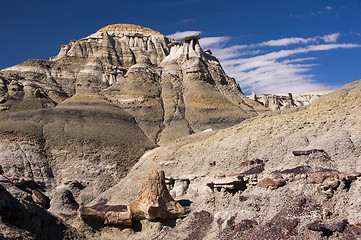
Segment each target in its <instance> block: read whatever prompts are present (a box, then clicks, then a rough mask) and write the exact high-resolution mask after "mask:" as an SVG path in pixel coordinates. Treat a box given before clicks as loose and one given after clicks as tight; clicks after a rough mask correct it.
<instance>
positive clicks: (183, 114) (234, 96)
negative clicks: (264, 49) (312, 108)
mask: <svg viewBox="0 0 361 240" xmlns="http://www.w3.org/2000/svg"><path fill="white" fill-rule="evenodd" d="M198 39H199V36H189V37H186V38H184V42H178V41H175V40H174V39H172V38H169V37H167V36H164V35H162V34H161V33H159V32H157V31H154V30H151V29H149V28H145V27H141V26H137V25H132V24H115V25H109V26H106V27H104V28H101V29H100V30H98V31H97V32H96V33H94V34H91V35H90V36H88V37H85V38H82V39H80V40H77V41H75V40H72V41H70V43H69V44H67V45H63V46H61V50H60V52H59V54H58V55H57V56H55V57H52V58H50V60H49V61H46V60H28V61H26V62H24V63H22V64H19V65H16V66H13V67H10V68H7V69H4V70H2V71H1V72H0V80H1V85H0V87H1V89H0V90H1V91H0V94H1V101H2V102H1V103H0V104H1V109H2V110H3V111H1V113H0V114H1V115H4V114H5V115H6V114H8V113H11V112H15V111H22V110H31V109H39V108H48V107H54V106H56V105H57V104H59V103H60V102H62V101H63V100H65V99H67V98H68V97H71V96H74V95H80V94H87V93H98V94H101V95H102V96H103V97H106V98H108V99H109V100H111V101H112V102H113V103H114V104H116V105H117V106H119V107H121V108H123V109H124V110H126V111H127V112H129V113H130V114H131V115H133V116H134V118H135V119H136V121H137V123H138V124H139V126H140V127H141V128H142V130H143V131H144V133H145V134H146V135H147V136H148V137H149V138H150V139H151V140H152V141H153V142H155V143H164V142H169V141H172V140H175V139H177V138H179V137H183V136H187V135H189V134H192V133H194V132H199V131H203V130H206V129H213V130H216V129H220V128H225V127H228V126H231V125H234V124H237V123H239V122H241V121H243V120H244V119H247V118H249V117H252V116H256V115H257V112H258V111H264V110H265V108H264V107H263V106H262V105H261V104H260V103H257V102H256V101H252V100H250V99H248V98H246V97H245V96H244V95H243V93H242V91H241V89H240V87H239V86H238V84H237V83H236V82H235V80H234V79H232V78H230V77H228V76H227V75H226V74H225V72H224V71H223V69H222V67H221V65H220V63H219V61H218V60H217V59H216V58H215V57H214V56H212V55H211V54H210V52H207V53H205V52H203V50H202V48H201V46H200V44H199V41H198Z"/></svg>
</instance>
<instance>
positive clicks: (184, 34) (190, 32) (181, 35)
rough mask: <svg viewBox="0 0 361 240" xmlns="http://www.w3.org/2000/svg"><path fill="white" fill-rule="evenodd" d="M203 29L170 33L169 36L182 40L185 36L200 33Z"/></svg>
mask: <svg viewBox="0 0 361 240" xmlns="http://www.w3.org/2000/svg"><path fill="white" fill-rule="evenodd" d="M200 33H201V31H185V32H176V33H173V34H170V35H168V37H171V38H174V39H175V40H181V39H182V38H184V37H188V36H192V35H197V34H200Z"/></svg>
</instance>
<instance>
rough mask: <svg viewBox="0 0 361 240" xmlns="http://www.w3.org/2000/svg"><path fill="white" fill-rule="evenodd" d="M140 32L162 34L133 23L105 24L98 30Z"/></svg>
mask: <svg viewBox="0 0 361 240" xmlns="http://www.w3.org/2000/svg"><path fill="white" fill-rule="evenodd" d="M103 31H107V32H141V33H149V34H156V35H162V34H161V33H160V32H157V31H154V30H152V29H150V28H147V27H142V26H138V25H134V24H112V25H108V26H105V27H103V28H101V29H99V30H98V32H103Z"/></svg>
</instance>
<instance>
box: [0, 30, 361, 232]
mask: <svg viewBox="0 0 361 240" xmlns="http://www.w3.org/2000/svg"><path fill="white" fill-rule="evenodd" d="M183 40H184V42H178V41H175V40H173V39H171V38H168V37H166V36H164V35H162V34H160V33H159V32H156V31H154V30H151V29H148V28H144V27H140V26H136V25H130V24H116V25H110V26H106V27H104V28H102V29H100V30H99V31H97V32H96V33H94V34H92V35H90V36H88V37H85V38H83V39H80V40H77V41H71V42H70V43H69V44H67V45H64V46H62V47H61V50H60V52H59V54H58V56H56V57H53V58H51V59H50V60H28V61H26V62H24V63H22V64H19V65H16V66H13V67H10V68H7V69H4V70H1V71H0V191H1V193H2V194H1V197H0V198H1V199H0V216H1V218H0V229H1V232H0V238H1V237H3V238H10V239H17V238H25V239H39V238H40V239H41V238H51V239H82V238H87V239H259V238H262V239H281V238H283V239H285V238H292V239H324V238H326V237H328V238H331V239H332V238H334V239H337V238H341V239H342V238H345V239H357V238H358V237H359V236H360V235H361V234H360V233H361V230H360V224H361V219H360V215H359V211H358V209H359V208H360V206H361V205H360V201H359V200H358V199H360V191H359V189H360V172H361V169H359V166H360V157H361V156H360V152H361V149H360V146H361V142H360V141H361V135H360V126H361V120H360V112H361V109H360V104H359V103H360V102H361V100H360V96H361V92H360V91H361V86H360V84H361V83H360V81H357V82H354V83H351V84H349V85H347V86H345V87H343V88H341V89H339V90H337V91H335V92H333V93H331V94H327V95H325V96H323V97H320V98H319V99H318V100H316V101H315V102H314V103H312V105H311V106H309V107H305V108H302V109H298V108H295V109H294V110H291V111H287V112H283V111H276V112H271V111H267V108H266V107H265V106H263V105H262V104H261V103H259V102H257V101H255V100H257V99H254V100H252V99H249V98H247V97H245V96H244V95H243V93H242V91H241V89H240V87H239V86H238V84H237V83H236V82H235V81H234V79H232V78H230V77H228V76H227V75H226V74H225V73H224V71H223V69H222V67H221V65H220V63H219V61H218V60H217V59H216V58H215V57H214V56H212V55H211V52H210V51H205V52H204V51H203V50H202V48H201V46H200V44H199V36H189V37H186V38H184V39H183ZM289 100H290V99H285V100H284V103H282V104H283V105H284V106H288V105H287V102H288V101H289ZM291 100H292V101H291V102H290V104H291V105H292V104H297V103H296V102H297V101H295V97H293V98H291ZM306 100H307V99H306ZM311 100H312V99H310V101H311ZM307 101H308V100H307ZM265 105H266V104H265ZM276 105H277V104H275V106H276ZM277 106H278V107H280V108H281V107H282V106H280V105H279V104H278V105H277ZM149 169H158V170H157V171H156V170H152V171H150V172H149ZM163 171H164V172H163ZM148 173H149V174H148ZM147 174H148V175H147ZM144 179H145V180H144ZM143 181H144V183H143V184H142V182H143ZM49 213H51V214H49ZM77 214H79V215H80V217H79V216H78V215H77ZM22 216H23V218H22ZM176 218H178V219H176ZM29 219H32V220H34V219H35V220H34V221H35V222H31V221H30V220H29ZM150 220H151V221H150Z"/></svg>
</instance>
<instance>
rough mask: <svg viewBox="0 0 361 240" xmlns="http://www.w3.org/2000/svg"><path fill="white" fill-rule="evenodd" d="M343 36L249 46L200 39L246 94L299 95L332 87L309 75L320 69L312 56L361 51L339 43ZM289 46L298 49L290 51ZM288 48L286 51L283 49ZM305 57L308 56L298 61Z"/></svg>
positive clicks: (270, 41) (226, 40) (281, 40)
mask: <svg viewBox="0 0 361 240" xmlns="http://www.w3.org/2000/svg"><path fill="white" fill-rule="evenodd" d="M195 32H197V34H198V33H199V32H198V31H188V32H186V33H185V35H187V36H189V35H194V33H195ZM189 33H192V34H189ZM176 34H178V35H179V36H185V35H182V34H181V33H179V32H178V33H176ZM340 35H341V34H340V33H331V34H326V35H319V36H314V37H310V38H302V37H291V38H282V39H276V40H269V41H264V42H261V43H253V44H247V45H246V44H243V45H229V44H228V42H230V40H231V38H230V37H225V36H222V37H206V38H201V40H200V43H201V46H202V48H203V49H205V48H211V50H212V52H213V55H214V56H216V57H217V58H218V59H219V60H220V62H221V64H222V66H223V67H224V70H225V71H226V73H227V74H228V75H229V76H231V77H234V78H235V79H236V81H237V82H238V83H239V84H240V87H241V88H242V90H243V91H244V92H245V93H251V92H252V91H256V93H258V94H262V93H288V92H293V93H300V92H307V91H314V90H327V89H330V87H332V86H327V85H325V84H322V83H318V82H317V81H316V80H315V78H316V76H314V75H312V74H310V71H311V70H313V69H314V68H316V67H317V66H318V64H317V63H314V62H315V61H317V58H316V57H313V56H312V53H313V52H317V51H330V50H335V49H347V48H359V47H361V45H360V44H351V43H337V41H338V39H339V37H340ZM290 45H295V47H294V48H291V49H290ZM286 46H287V49H282V47H286ZM265 47H267V48H265ZM280 48H281V49H280ZM272 49H273V50H272ZM275 49H278V50H275ZM302 54H308V56H306V57H304V56H300V57H297V56H298V55H302ZM310 54H311V56H309V55H310ZM312 62H313V63H312Z"/></svg>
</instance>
